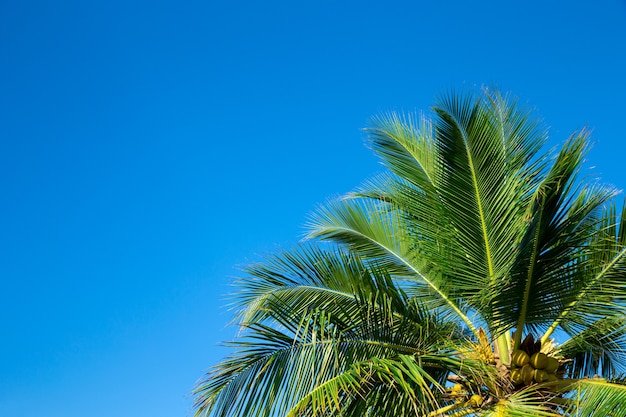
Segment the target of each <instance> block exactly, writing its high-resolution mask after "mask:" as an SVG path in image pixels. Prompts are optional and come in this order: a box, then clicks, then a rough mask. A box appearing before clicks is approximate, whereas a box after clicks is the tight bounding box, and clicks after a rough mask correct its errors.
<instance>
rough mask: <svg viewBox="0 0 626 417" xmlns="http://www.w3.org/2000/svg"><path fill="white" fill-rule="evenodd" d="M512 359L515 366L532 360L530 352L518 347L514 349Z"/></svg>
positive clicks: (520, 365)
mask: <svg viewBox="0 0 626 417" xmlns="http://www.w3.org/2000/svg"><path fill="white" fill-rule="evenodd" d="M511 359H512V361H513V364H514V365H515V366H519V367H522V366H524V365H526V364H527V363H528V362H529V361H530V356H528V353H526V352H524V351H523V350H521V349H517V350H515V351H513V354H512V355H511Z"/></svg>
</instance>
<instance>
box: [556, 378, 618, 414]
mask: <svg viewBox="0 0 626 417" xmlns="http://www.w3.org/2000/svg"><path fill="white" fill-rule="evenodd" d="M569 400H570V404H569V406H568V415H570V416H572V417H599V416H602V417H620V416H625V415H626V386H624V385H621V384H615V383H611V382H608V381H606V380H604V379H600V378H591V379H582V380H579V381H578V382H577V383H576V384H575V385H574V391H573V392H572V394H571V397H570V398H569Z"/></svg>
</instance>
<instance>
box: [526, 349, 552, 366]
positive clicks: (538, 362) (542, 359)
mask: <svg viewBox="0 0 626 417" xmlns="http://www.w3.org/2000/svg"><path fill="white" fill-rule="evenodd" d="M530 364H531V365H532V367H533V368H535V369H545V367H546V366H548V355H546V354H545V353H541V352H537V353H534V354H533V356H531V357H530Z"/></svg>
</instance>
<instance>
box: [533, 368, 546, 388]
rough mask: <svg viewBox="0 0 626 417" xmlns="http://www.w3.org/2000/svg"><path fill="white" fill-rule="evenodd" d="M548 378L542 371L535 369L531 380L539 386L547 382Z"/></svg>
mask: <svg viewBox="0 0 626 417" xmlns="http://www.w3.org/2000/svg"><path fill="white" fill-rule="evenodd" d="M548 376H549V374H548V373H547V372H546V371H544V370H543V369H535V374H534V376H533V379H534V380H535V382H537V383H539V384H541V383H542V382H545V381H547V380H548Z"/></svg>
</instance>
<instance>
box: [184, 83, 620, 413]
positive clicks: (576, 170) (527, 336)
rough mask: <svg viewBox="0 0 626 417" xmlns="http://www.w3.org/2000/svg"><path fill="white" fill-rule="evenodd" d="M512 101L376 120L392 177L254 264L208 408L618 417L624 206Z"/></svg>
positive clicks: (210, 387)
mask: <svg viewBox="0 0 626 417" xmlns="http://www.w3.org/2000/svg"><path fill="white" fill-rule="evenodd" d="M541 126H542V125H541V123H539V122H538V121H536V120H535V119H533V118H532V117H531V114H530V112H528V111H526V110H524V109H523V108H522V107H521V106H520V105H518V103H517V102H516V101H515V100H514V99H511V98H510V97H509V96H506V95H502V94H500V93H499V92H497V91H491V90H488V89H484V90H483V91H482V92H481V93H480V94H478V95H455V94H450V95H448V96H445V97H443V98H442V99H441V100H440V102H439V103H438V104H437V106H436V107H435V108H434V115H433V117H432V118H427V117H425V116H400V115H396V114H388V115H385V116H383V117H380V118H378V119H376V120H375V121H374V123H373V127H371V128H370V129H367V132H368V134H369V139H370V143H371V146H372V148H373V150H374V151H375V152H376V153H377V154H378V155H379V156H380V157H381V159H382V161H383V163H384V165H385V166H386V167H387V168H388V172H387V173H385V174H382V175H380V176H378V177H375V178H373V179H371V180H369V181H368V182H366V183H365V184H364V185H363V186H361V187H360V188H358V189H357V190H356V191H354V192H353V193H351V194H349V195H347V196H346V197H345V198H342V199H340V200H338V201H334V202H331V203H329V204H328V205H326V206H325V207H322V208H320V209H319V210H318V211H317V212H316V214H314V215H313V216H312V219H311V222H310V225H309V226H310V232H309V235H308V237H309V240H308V241H307V242H305V243H303V244H302V245H300V246H298V247H296V248H294V249H290V250H286V251H284V252H283V253H278V254H274V255H271V256H268V257H267V258H266V259H265V260H264V261H263V262H260V263H257V264H253V265H250V266H248V267H247V268H246V270H245V277H244V278H242V279H241V280H240V282H239V283H238V285H239V291H238V292H237V293H236V294H235V295H234V297H233V305H234V306H235V307H236V308H237V311H238V313H237V320H238V324H239V326H240V328H241V334H240V336H239V337H238V339H237V340H236V341H235V342H233V343H232V346H233V353H232V356H231V357H229V358H227V359H226V360H225V361H223V362H222V363H220V364H218V365H216V366H214V367H213V368H212V369H211V370H210V371H209V372H208V374H207V375H206V377H205V378H204V379H203V380H201V381H200V382H199V384H198V385H197V387H196V389H195V391H194V395H195V412H196V416H219V417H227V416H233V417H234V416H268V417H273V416H290V417H291V416H294V417H295V416H345V417H354V416H372V417H374V416H381V417H382V416H390V417H391V416H394V417H395V416H422V417H436V416H516V417H522V416H546V417H548V416H577V417H585V416H614V417H618V416H620V417H623V416H625V415H626V385H625V384H624V381H625V380H626V378H624V376H623V375H624V374H623V372H624V371H625V367H626V352H625V350H624V349H625V347H626V344H625V342H626V320H625V316H624V311H625V307H626V304H625V302H626V211H622V212H619V210H618V207H617V204H616V203H615V202H614V200H615V199H614V197H615V195H616V192H615V190H614V189H612V188H610V187H606V186H601V185H598V184H596V183H593V182H591V181H589V180H588V179H585V178H581V175H580V171H581V165H582V162H583V158H584V155H585V152H586V150H587V147H588V136H589V132H588V131H587V130H582V131H580V132H577V133H574V134H573V135H572V136H571V137H570V138H569V139H568V140H567V141H566V142H565V144H564V145H563V146H562V148H561V149H560V151H558V152H547V153H546V152H543V151H542V148H543V145H544V144H545V142H546V140H547V132H546V130H545V129H543V128H542V127H541Z"/></svg>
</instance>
